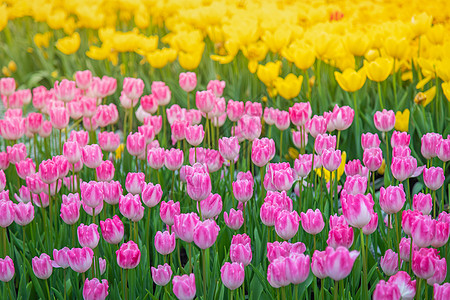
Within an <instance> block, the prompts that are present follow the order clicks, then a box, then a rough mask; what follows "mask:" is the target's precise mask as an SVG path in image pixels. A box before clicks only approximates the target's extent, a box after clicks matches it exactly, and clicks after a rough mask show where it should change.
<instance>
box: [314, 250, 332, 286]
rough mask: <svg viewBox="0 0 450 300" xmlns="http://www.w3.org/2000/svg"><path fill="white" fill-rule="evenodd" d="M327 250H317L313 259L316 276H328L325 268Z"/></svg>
mask: <svg viewBox="0 0 450 300" xmlns="http://www.w3.org/2000/svg"><path fill="white" fill-rule="evenodd" d="M326 257H327V254H326V251H319V250H315V251H314V254H313V256H312V259H311V271H312V272H313V274H314V276H316V277H317V278H320V279H324V278H326V277H327V276H328V275H327V270H326V269H325V260H326Z"/></svg>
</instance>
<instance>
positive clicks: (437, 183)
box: [423, 167, 445, 191]
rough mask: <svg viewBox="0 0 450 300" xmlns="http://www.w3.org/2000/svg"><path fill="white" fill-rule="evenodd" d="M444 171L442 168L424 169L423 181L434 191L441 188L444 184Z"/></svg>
mask: <svg viewBox="0 0 450 300" xmlns="http://www.w3.org/2000/svg"><path fill="white" fill-rule="evenodd" d="M444 180H445V176H444V170H443V169H442V168H440V167H430V168H425V169H423V181H424V182H425V185H426V186H427V187H428V188H429V189H430V190H432V191H436V190H438V189H440V188H441V186H442V184H443V183H444Z"/></svg>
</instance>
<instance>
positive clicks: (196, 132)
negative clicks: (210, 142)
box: [185, 125, 205, 147]
mask: <svg viewBox="0 0 450 300" xmlns="http://www.w3.org/2000/svg"><path fill="white" fill-rule="evenodd" d="M185 135H186V141H187V142H188V143H189V145H191V146H194V147H195V146H198V145H200V144H201V143H202V141H203V138H204V136H205V131H204V130H203V125H194V126H188V127H186V129H185Z"/></svg>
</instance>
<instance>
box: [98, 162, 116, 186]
mask: <svg viewBox="0 0 450 300" xmlns="http://www.w3.org/2000/svg"><path fill="white" fill-rule="evenodd" d="M95 172H96V173H97V180H98V181H106V182H110V181H111V180H113V178H114V172H115V168H114V164H113V163H112V162H111V161H109V160H105V161H104V162H102V163H101V164H100V166H98V167H97V168H96V169H95Z"/></svg>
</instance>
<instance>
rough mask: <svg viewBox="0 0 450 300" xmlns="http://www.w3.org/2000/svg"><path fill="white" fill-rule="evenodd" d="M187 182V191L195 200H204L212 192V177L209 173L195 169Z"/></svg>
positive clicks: (187, 178)
mask: <svg viewBox="0 0 450 300" xmlns="http://www.w3.org/2000/svg"><path fill="white" fill-rule="evenodd" d="M198 169H199V168H197V170H198ZM186 182H187V188H186V190H187V193H188V195H189V197H191V198H192V199H193V200H195V201H201V200H204V199H206V197H208V196H209V194H211V178H210V176H209V174H208V173H204V172H199V171H195V172H194V173H193V174H191V175H189V176H187V177H186Z"/></svg>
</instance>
